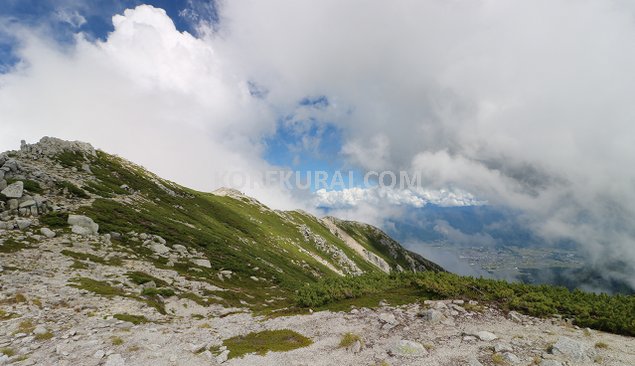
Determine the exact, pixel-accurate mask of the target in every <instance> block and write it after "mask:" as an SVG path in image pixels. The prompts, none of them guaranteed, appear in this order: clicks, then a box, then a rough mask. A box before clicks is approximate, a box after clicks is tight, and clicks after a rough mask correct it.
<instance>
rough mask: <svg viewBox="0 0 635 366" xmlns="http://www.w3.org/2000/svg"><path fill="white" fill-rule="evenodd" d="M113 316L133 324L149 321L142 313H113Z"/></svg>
mask: <svg viewBox="0 0 635 366" xmlns="http://www.w3.org/2000/svg"><path fill="white" fill-rule="evenodd" d="M113 317H114V318H115V319H119V320H121V321H124V322H130V323H132V324H135V325H138V324H143V323H147V322H149V320H148V319H147V318H146V317H145V316H143V315H130V314H115V315H113Z"/></svg>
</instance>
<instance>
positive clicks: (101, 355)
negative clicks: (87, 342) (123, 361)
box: [93, 350, 106, 360]
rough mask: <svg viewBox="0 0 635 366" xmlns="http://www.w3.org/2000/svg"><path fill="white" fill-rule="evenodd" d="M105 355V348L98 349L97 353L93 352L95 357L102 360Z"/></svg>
mask: <svg viewBox="0 0 635 366" xmlns="http://www.w3.org/2000/svg"><path fill="white" fill-rule="evenodd" d="M105 355H106V352H104V351H103V350H97V351H96V352H95V353H93V358H96V359H98V360H101V359H102V358H104V356H105Z"/></svg>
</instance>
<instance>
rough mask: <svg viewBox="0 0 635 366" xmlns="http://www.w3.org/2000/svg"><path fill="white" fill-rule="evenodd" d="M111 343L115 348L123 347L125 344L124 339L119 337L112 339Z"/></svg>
mask: <svg viewBox="0 0 635 366" xmlns="http://www.w3.org/2000/svg"><path fill="white" fill-rule="evenodd" d="M110 342H112V345H113V346H121V345H122V344H124V340H123V338H121V337H118V336H112V337H110Z"/></svg>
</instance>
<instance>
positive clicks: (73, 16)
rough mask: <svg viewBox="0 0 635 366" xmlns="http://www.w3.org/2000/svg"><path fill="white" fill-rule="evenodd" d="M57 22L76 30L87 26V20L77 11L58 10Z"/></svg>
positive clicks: (56, 14)
mask: <svg viewBox="0 0 635 366" xmlns="http://www.w3.org/2000/svg"><path fill="white" fill-rule="evenodd" d="M55 17H56V18H57V20H59V21H61V22H64V23H68V24H70V25H71V26H73V27H74V28H79V27H81V26H82V25H84V24H86V18H84V17H83V16H82V15H81V14H80V13H79V12H78V11H77V10H72V11H71V10H58V11H57V12H56V13H55Z"/></svg>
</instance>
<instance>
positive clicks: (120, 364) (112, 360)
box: [104, 353, 126, 366]
mask: <svg viewBox="0 0 635 366" xmlns="http://www.w3.org/2000/svg"><path fill="white" fill-rule="evenodd" d="M125 365H126V362H125V361H124V359H123V357H121V355H120V354H118V353H113V354H112V355H110V356H108V359H106V363H105V364H104V366H125Z"/></svg>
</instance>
